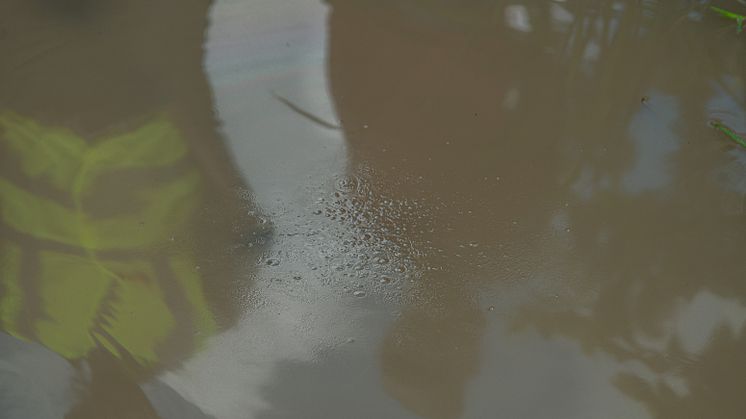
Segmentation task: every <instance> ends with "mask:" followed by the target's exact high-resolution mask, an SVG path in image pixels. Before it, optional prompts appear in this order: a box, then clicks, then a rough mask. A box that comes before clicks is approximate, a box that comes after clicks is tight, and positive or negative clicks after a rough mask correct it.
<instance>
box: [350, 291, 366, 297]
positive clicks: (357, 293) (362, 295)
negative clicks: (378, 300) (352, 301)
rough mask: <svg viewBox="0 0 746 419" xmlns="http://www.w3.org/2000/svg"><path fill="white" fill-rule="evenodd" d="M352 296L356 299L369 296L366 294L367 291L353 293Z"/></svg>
mask: <svg viewBox="0 0 746 419" xmlns="http://www.w3.org/2000/svg"><path fill="white" fill-rule="evenodd" d="M352 295H354V296H355V297H358V298H363V297H365V296H366V295H367V294H366V293H365V291H360V290H357V291H355V292H353V293H352Z"/></svg>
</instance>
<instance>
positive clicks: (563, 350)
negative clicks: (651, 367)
mask: <svg viewBox="0 0 746 419" xmlns="http://www.w3.org/2000/svg"><path fill="white" fill-rule="evenodd" d="M483 348H484V349H483V354H484V355H483V356H484V361H483V363H482V365H481V370H480V372H479V374H478V375H477V377H475V379H474V381H473V382H472V383H471V385H470V388H469V392H468V394H469V398H468V399H467V401H466V404H467V408H466V411H465V413H464V415H463V417H464V418H473V419H477V418H492V417H504V418H533V419H553V418H573V419H595V418H641V419H642V418H647V417H649V416H648V415H647V414H646V411H645V409H644V407H643V406H642V405H640V404H638V403H636V402H634V401H631V400H630V399H629V398H628V397H627V396H625V395H624V394H622V393H621V392H620V391H619V390H618V389H617V388H616V387H615V386H614V384H613V383H612V382H611V379H612V378H613V376H614V375H615V374H616V373H617V372H620V371H625V372H629V371H631V370H632V368H631V367H629V366H624V365H621V364H619V363H618V362H616V361H614V360H613V359H611V358H610V357H608V356H606V355H602V354H596V355H593V356H589V355H588V354H587V353H586V352H584V351H583V349H582V348H581V347H580V345H579V344H578V343H577V342H575V341H573V340H570V339H566V338H556V339H553V338H546V337H542V336H540V335H539V334H537V333H535V332H533V331H526V332H524V333H520V334H518V335H516V334H515V333H512V332H510V331H509V330H507V328H506V326H505V324H504V322H503V321H500V320H497V321H495V322H492V323H491V325H490V327H489V331H488V333H487V336H486V337H485V344H484V346H483ZM496 412H499V414H496Z"/></svg>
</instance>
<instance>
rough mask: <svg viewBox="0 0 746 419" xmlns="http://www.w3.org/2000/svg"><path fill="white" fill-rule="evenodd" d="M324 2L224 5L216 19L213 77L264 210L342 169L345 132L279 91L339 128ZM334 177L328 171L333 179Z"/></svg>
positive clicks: (230, 0) (235, 0)
mask: <svg viewBox="0 0 746 419" xmlns="http://www.w3.org/2000/svg"><path fill="white" fill-rule="evenodd" d="M326 13H327V7H326V6H325V5H324V4H323V3H322V2H306V1H288V2H280V3H278V2H273V1H268V0H257V1H251V2H246V1H241V0H222V1H219V2H217V3H216V5H215V6H214V7H213V10H212V14H211V18H212V19H211V21H212V22H213V25H212V26H211V28H210V32H209V37H208V39H209V41H208V43H207V62H206V67H207V72H208V77H209V79H210V82H211V84H212V86H213V89H214V93H215V102H216V108H217V113H218V117H219V119H220V120H221V121H222V123H223V126H222V128H223V132H224V133H225V134H226V137H227V141H228V145H229V147H230V149H231V151H232V152H233V155H234V157H235V160H236V162H237V164H238V165H239V167H240V169H241V170H242V171H243V173H244V175H245V176H246V178H247V179H248V181H249V184H250V185H251V186H252V188H253V192H254V194H255V199H256V200H257V202H258V203H259V205H260V206H262V207H263V208H265V209H267V210H269V209H270V208H271V207H272V206H273V205H276V204H277V199H278V198H287V197H288V196H287V195H288V193H289V192H290V193H294V191H296V190H297V188H298V187H299V186H301V185H302V183H303V182H300V180H301V179H305V178H307V177H308V176H309V175H311V174H318V173H316V172H315V169H317V168H325V169H326V171H327V172H328V171H329V170H336V169H339V168H343V167H344V165H345V162H344V144H343V141H342V138H341V136H340V134H339V133H338V132H335V131H331V130H328V129H325V128H321V127H318V126H317V125H316V124H314V123H313V122H311V121H309V120H308V119H306V118H304V117H302V116H300V115H298V114H297V113H295V112H294V111H292V110H290V109H289V108H288V107H287V106H286V105H284V104H282V103H281V102H279V101H278V100H277V99H276V98H275V97H274V96H273V94H277V95H280V96H282V97H284V98H287V99H288V100H290V101H292V102H293V103H295V104H296V105H298V106H299V107H300V108H302V109H304V110H306V111H308V112H309V113H311V114H314V115H316V116H318V117H320V118H321V119H324V120H326V121H329V122H331V123H336V117H335V115H334V112H333V110H332V105H331V101H330V99H329V95H328V93H327V87H326V70H325V61H324V56H325V48H326V46H325V45H326V26H325V21H326ZM327 175H328V174H327Z"/></svg>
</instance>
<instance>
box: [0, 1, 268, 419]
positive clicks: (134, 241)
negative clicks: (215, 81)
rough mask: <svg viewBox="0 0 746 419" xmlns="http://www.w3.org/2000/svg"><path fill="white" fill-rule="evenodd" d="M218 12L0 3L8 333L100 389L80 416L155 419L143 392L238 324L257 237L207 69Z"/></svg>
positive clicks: (2, 242)
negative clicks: (248, 243) (245, 244)
mask: <svg viewBox="0 0 746 419" xmlns="http://www.w3.org/2000/svg"><path fill="white" fill-rule="evenodd" d="M94 3H95V4H94ZM209 7H210V1H207V0H193V1H186V2H175V1H165V2H159V3H158V4H151V3H150V2H147V1H137V0H133V1H129V2H126V4H124V3H122V4H115V2H89V1H63V2H58V1H53V2H49V1H32V2H27V1H22V0H8V1H3V2H2V4H1V5H0V16H2V17H0V55H3V57H4V58H3V60H2V61H0V92H2V93H1V94H0V232H1V233H0V325H1V326H2V329H3V331H5V332H6V333H8V334H10V335H13V336H15V337H17V338H19V339H23V340H26V341H34V342H39V343H41V344H42V345H45V346H46V347H47V348H48V349H50V350H52V351H54V352H56V353H57V354H58V355H59V356H61V357H63V358H65V359H67V360H69V361H70V362H71V363H73V364H74V365H76V366H79V367H80V368H79V370H80V371H84V372H85V374H83V373H81V376H84V375H85V376H88V377H89V378H90V380H89V381H87V382H85V383H80V384H81V387H86V388H85V391H83V392H81V394H85V396H84V397H81V400H79V404H78V405H77V406H76V407H75V408H74V409H73V410H72V411H71V412H70V413H69V415H70V416H71V417H152V416H155V413H154V410H153V408H152V407H150V406H149V402H148V401H147V399H146V397H145V395H144V394H143V393H142V391H141V390H140V388H139V386H138V384H140V383H141V382H143V381H145V380H147V379H149V378H151V377H153V376H154V374H155V373H156V372H158V371H161V370H162V369H165V368H171V367H174V366H176V365H178V364H179V363H180V362H182V361H183V360H184V359H186V358H187V357H189V356H191V355H192V354H193V353H194V351H196V350H198V349H199V348H200V347H201V345H203V344H204V342H205V339H206V338H207V337H208V336H209V335H210V334H211V333H214V332H215V331H216V330H218V329H219V328H224V327H227V326H230V325H231V324H232V323H233V322H234V321H235V320H236V318H237V315H238V304H237V302H236V301H235V295H236V291H235V287H236V285H237V284H236V283H234V282H233V281H234V278H235V276H236V275H235V273H236V270H237V269H238V268H239V265H241V264H243V262H244V260H242V258H238V257H236V253H235V252H233V250H235V249H236V248H237V247H238V246H240V244H241V241H242V240H249V239H251V237H248V235H249V234H251V233H252V232H253V231H255V228H256V225H255V219H254V218H253V217H249V216H247V215H246V214H247V212H248V210H250V209H251V208H250V207H251V204H250V203H249V202H246V200H245V199H244V197H239V194H240V193H243V192H242V189H243V188H244V185H243V181H242V180H241V179H240V177H239V175H238V173H237V171H236V170H235V168H234V167H233V165H232V162H231V161H230V157H229V155H228V153H227V151H226V150H225V148H224V146H223V143H222V141H221V138H220V136H219V134H218V133H217V129H216V122H215V120H214V114H213V107H212V99H211V97H210V91H209V86H208V84H207V80H206V77H205V75H204V73H203V70H202V61H203V50H202V45H203V36H204V30H205V27H206V25H207V19H206V18H207V13H208V9H209ZM175 11H177V12H175ZM11 20H12V23H11ZM164 27H168V30H164ZM2 384H6V383H2Z"/></svg>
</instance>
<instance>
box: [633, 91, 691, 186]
mask: <svg viewBox="0 0 746 419" xmlns="http://www.w3.org/2000/svg"><path fill="white" fill-rule="evenodd" d="M648 102H649V104H650V106H641V107H640V110H639V111H638V112H637V114H636V115H635V116H634V117H633V118H632V121H631V122H630V125H629V134H630V138H631V139H632V141H633V143H634V147H635V162H634V164H633V166H632V167H631V168H629V169H628V170H627V171H626V173H625V174H624V175H623V177H622V186H623V187H624V190H625V191H626V192H627V193H629V194H639V193H642V192H648V191H651V190H655V189H661V188H664V187H666V186H667V185H668V184H669V183H670V182H671V174H670V173H669V157H671V155H672V154H673V153H674V152H675V151H677V150H678V149H679V138H678V137H677V135H676V134H675V133H674V131H673V130H672V126H673V123H674V121H675V120H676V118H677V116H678V107H677V103H676V99H675V98H674V97H671V96H665V95H661V94H657V93H656V92H652V93H651V94H650V95H649V101H648Z"/></svg>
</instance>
